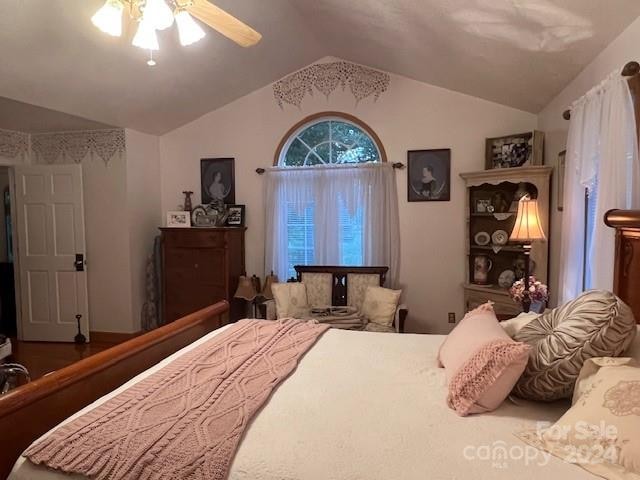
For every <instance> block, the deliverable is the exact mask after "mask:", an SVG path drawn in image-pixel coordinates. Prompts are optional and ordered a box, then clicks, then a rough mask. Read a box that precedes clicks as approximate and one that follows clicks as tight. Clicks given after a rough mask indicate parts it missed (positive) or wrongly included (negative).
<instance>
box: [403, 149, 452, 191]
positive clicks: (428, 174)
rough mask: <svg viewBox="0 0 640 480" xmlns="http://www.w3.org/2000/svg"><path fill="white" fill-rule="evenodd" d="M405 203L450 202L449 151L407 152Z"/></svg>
mask: <svg viewBox="0 0 640 480" xmlns="http://www.w3.org/2000/svg"><path fill="white" fill-rule="evenodd" d="M407 164H408V168H407V201H409V202H448V201H449V200H451V149H450V148H439V149H431V150H409V151H408V152H407Z"/></svg>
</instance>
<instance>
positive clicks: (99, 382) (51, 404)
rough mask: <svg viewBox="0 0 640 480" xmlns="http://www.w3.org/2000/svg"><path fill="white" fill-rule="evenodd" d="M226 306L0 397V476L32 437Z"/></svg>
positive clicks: (217, 319) (193, 334) (221, 317)
mask: <svg viewBox="0 0 640 480" xmlns="http://www.w3.org/2000/svg"><path fill="white" fill-rule="evenodd" d="M228 310H229V304H228V303H227V302H226V301H222V302H219V303H216V304H215V305H211V306H210V307H207V308H204V309H202V310H200V311H198V312H195V313H192V314H191V315H187V316H186V317H183V318H181V319H179V320H176V321H175V322H172V323H170V324H167V325H163V326H162V327H159V328H157V329H155V330H152V331H150V332H147V333H145V334H144V335H140V336H139V337H135V338H132V339H131V340H128V341H126V342H124V343H121V344H119V345H116V346H114V347H111V348H109V349H107V350H104V351H102V352H99V353H97V354H95V355H91V356H90V357H87V358H85V359H83V360H80V361H79V362H76V363H74V364H72V365H69V366H68V367H65V368H61V369H60V370H57V371H55V372H53V373H51V374H49V375H46V376H44V377H42V378H39V379H37V380H35V381H33V382H31V383H28V384H26V385H23V386H21V387H18V388H16V389H15V390H12V391H11V392H9V393H7V394H5V395H2V396H0V439H1V441H0V479H2V478H6V477H7V476H8V475H9V472H10V471H11V468H12V467H13V464H14V463H15V461H16V460H17V459H18V457H19V456H20V454H21V453H22V452H23V451H24V450H25V449H26V448H27V447H28V446H29V445H30V444H31V443H33V441H35V440H36V439H37V438H39V437H40V436H41V435H43V434H44V433H46V432H47V431H49V430H50V429H51V428H53V427H54V426H56V425H57V424H58V423H60V422H61V421H63V420H64V419H66V418H67V417H69V416H71V415H73V414H74V413H75V412H77V411H78V410H80V409H82V408H84V407H85V406H87V405H89V404H90V403H91V402H93V401H95V400H97V399H98V398H100V397H102V396H103V395H105V394H107V393H109V392H111V391H113V390H114V389H116V388H118V387H119V386H120V385H122V384H124V383H125V382H127V381H128V380H130V379H132V378H133V377H135V376H136V375H138V374H139V373H141V372H143V371H144V370H147V369H148V368H150V367H152V366H153V365H155V364H157V363H158V362H160V361H162V360H163V359H165V358H166V357H168V356H169V355H171V354H172V353H174V352H177V351H178V350H180V349H181V348H183V347H185V346H186V345H189V344H190V343H192V342H194V341H195V340H197V339H199V338H201V337H203V336H204V335H206V334H207V333H209V332H211V331H212V330H215V329H216V328H218V327H220V326H222V325H225V324H226V323H228V322H227V317H228Z"/></svg>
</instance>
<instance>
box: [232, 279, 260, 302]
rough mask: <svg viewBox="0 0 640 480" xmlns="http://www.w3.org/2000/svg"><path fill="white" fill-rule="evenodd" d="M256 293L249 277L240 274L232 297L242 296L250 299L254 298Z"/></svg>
mask: <svg viewBox="0 0 640 480" xmlns="http://www.w3.org/2000/svg"><path fill="white" fill-rule="evenodd" d="M257 294H258V293H257V292H256V289H255V287H254V284H253V281H252V280H251V278H249V277H247V276H245V275H242V276H241V277H240V279H239V280H238V289H237V290H236V293H235V295H234V296H233V298H243V299H245V300H248V301H252V300H253V299H254V298H256V295H257Z"/></svg>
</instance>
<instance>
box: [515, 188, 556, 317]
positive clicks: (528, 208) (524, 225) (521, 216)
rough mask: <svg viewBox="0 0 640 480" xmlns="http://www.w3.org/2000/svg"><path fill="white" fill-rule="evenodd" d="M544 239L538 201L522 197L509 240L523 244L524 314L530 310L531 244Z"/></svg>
mask: <svg viewBox="0 0 640 480" xmlns="http://www.w3.org/2000/svg"><path fill="white" fill-rule="evenodd" d="M546 239H547V237H546V236H545V234H544V231H543V230H542V225H541V222H540V215H539V214H538V201H537V200H532V199H531V198H530V197H529V196H528V195H527V196H524V197H522V198H521V199H520V201H519V202H518V214H517V216H516V224H515V225H514V226H513V230H512V231H511V236H510V237H509V240H510V241H512V242H520V243H524V255H525V260H524V293H523V296H522V310H523V311H524V312H528V311H529V309H530V308H531V297H530V296H529V260H530V258H529V257H530V255H531V242H533V241H536V240H546Z"/></svg>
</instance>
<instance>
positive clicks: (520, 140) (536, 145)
mask: <svg viewBox="0 0 640 480" xmlns="http://www.w3.org/2000/svg"><path fill="white" fill-rule="evenodd" d="M543 153H544V133H543V132H538V131H533V132H525V133H517V134H515V135H507V136H506V137H496V138H487V142H486V161H485V168H486V169H487V170H491V169H493V168H513V167H524V166H529V165H542V164H543V163H544V158H543Z"/></svg>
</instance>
